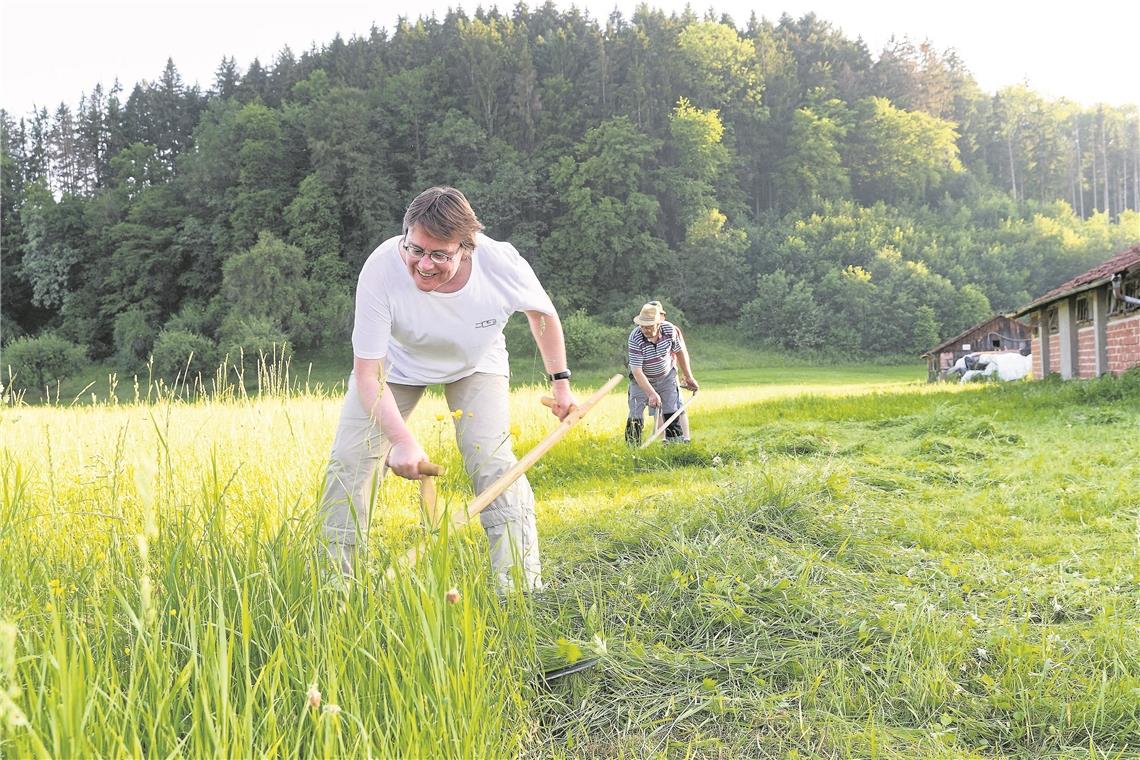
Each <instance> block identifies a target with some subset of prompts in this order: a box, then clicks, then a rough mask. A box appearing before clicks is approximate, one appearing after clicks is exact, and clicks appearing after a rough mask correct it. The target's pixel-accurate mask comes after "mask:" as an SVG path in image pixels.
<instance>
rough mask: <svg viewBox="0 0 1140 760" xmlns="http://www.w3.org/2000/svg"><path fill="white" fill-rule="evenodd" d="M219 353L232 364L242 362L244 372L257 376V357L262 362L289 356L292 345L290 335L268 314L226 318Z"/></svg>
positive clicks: (291, 353) (291, 352)
mask: <svg viewBox="0 0 1140 760" xmlns="http://www.w3.org/2000/svg"><path fill="white" fill-rule="evenodd" d="M219 344H220V347H221V349H222V352H223V353H224V354H225V355H226V357H227V361H228V362H229V363H230V364H231V365H232V366H238V365H239V364H241V369H242V371H243V372H245V373H248V374H249V375H251V376H252V375H256V373H257V362H258V359H259V358H260V357H263V356H264V357H266V358H265V361H273V360H274V359H275V358H276V359H277V360H282V359H289V358H291V357H292V355H293V345H292V343H291V342H290V341H289V336H288V335H287V334H286V333H285V331H284V330H283V329H281V327H280V326H279V325H278V324H277V322H276V321H274V320H273V319H271V318H269V317H257V316H255V317H244V318H243V317H236V316H234V315H233V314H231V315H230V316H228V317H226V319H225V321H224V322H223V323H222V328H221V338H220V340H219Z"/></svg>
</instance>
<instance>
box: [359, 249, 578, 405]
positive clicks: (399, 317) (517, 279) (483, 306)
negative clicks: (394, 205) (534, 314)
mask: <svg viewBox="0 0 1140 760" xmlns="http://www.w3.org/2000/svg"><path fill="white" fill-rule="evenodd" d="M399 243H400V237H394V238H391V239H389V240H386V241H384V242H383V243H381V244H380V245H379V246H378V247H377V248H376V250H374V251H373V252H372V253H371V255H369V257H368V260H367V261H366V262H364V268H363V269H361V271H360V279H359V281H358V283H357V286H356V321H355V324H354V325H353V328H352V351H353V353H354V354H355V355H356V356H357V357H359V358H361V359H385V360H386V361H385V375H386V377H387V379H388V380H390V381H392V382H394V383H400V384H404V385H432V384H435V383H450V382H454V381H456V380H459V379H461V378H464V377H467V376H468V375H471V374H474V373H475V372H488V373H491V374H495V375H504V376H509V375H510V368H509V365H508V364H507V346H506V341H505V340H504V338H503V328H504V327H505V326H506V324H507V319H508V318H509V317H510V316H511V314H513V313H515V312H516V311H541V312H543V313H544V314H554V313H555V312H554V305H553V304H552V303H551V302H550V297H549V296H548V295H547V294H546V291H544V290H543V289H542V285H540V284H539V282H538V277H536V276H535V274H534V270H533V269H531V267H530V264H529V263H527V261H526V259H524V258H523V257H522V256H521V255H519V252H518V251H517V250H515V247H514V246H513V245H511V244H510V243H504V242H500V241H498V240H492V239H491V238H489V237H487V236H486V235H482V234H480V235H477V236H476V238H475V250H474V251H473V252H472V253H471V277H470V278H469V279H468V280H467V283H466V284H465V285H464V286H463V287H462V288H460V289H459V290H457V291H456V292H454V293H425V292H423V291H421V290H420V289H419V288H417V287H416V285H415V282H414V281H413V280H412V276H411V275H410V274H409V273H408V269H407V266H406V265H405V264H404V261H403V259H402V258H401V256H400V249H399Z"/></svg>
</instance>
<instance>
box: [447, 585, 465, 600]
mask: <svg viewBox="0 0 1140 760" xmlns="http://www.w3.org/2000/svg"><path fill="white" fill-rule="evenodd" d="M462 598H463V594H460V593H459V589H457V588H453V589H449V590H448V592H447V593H446V594H444V599H446V600H447V603H448V604H456V603H458V602H459V600H460V599H462Z"/></svg>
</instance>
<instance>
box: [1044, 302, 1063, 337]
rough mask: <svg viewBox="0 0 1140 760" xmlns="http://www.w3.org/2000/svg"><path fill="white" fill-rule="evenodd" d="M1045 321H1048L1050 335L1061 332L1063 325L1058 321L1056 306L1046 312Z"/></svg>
mask: <svg viewBox="0 0 1140 760" xmlns="http://www.w3.org/2000/svg"><path fill="white" fill-rule="evenodd" d="M1045 320H1046V324H1048V325H1049V334H1050V335H1056V334H1057V333H1059V332H1061V323H1060V321H1059V320H1058V319H1057V307H1056V306H1054V307H1053V308H1051V309H1049V310H1048V311H1046V312H1045Z"/></svg>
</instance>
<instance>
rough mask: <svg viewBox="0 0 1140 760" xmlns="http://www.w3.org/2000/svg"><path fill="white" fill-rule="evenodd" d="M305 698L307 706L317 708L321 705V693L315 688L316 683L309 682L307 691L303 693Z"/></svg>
mask: <svg viewBox="0 0 1140 760" xmlns="http://www.w3.org/2000/svg"><path fill="white" fill-rule="evenodd" d="M305 699H306V701H307V702H308V705H309V707H312V708H317V707H320V706H321V693H320V692H319V691H318V690H317V685H316V684H311V685H310V686H309V691H308V693H307V694H305Z"/></svg>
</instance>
